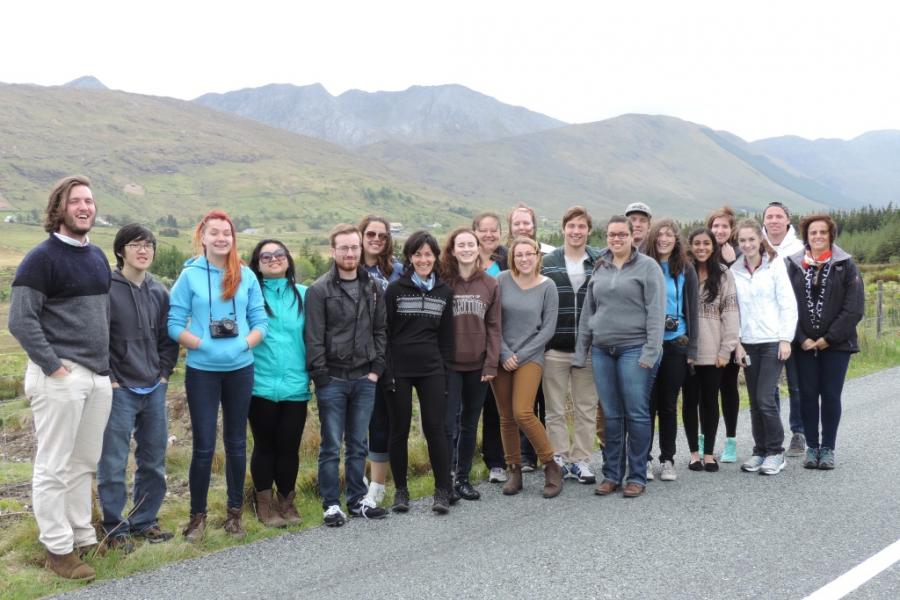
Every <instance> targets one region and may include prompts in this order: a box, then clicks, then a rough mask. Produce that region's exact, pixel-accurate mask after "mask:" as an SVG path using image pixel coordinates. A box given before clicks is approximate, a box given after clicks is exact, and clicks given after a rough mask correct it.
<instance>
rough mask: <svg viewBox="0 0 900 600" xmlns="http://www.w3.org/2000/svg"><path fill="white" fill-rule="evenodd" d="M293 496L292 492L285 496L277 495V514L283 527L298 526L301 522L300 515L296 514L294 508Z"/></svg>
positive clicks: (295, 508)
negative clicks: (282, 522) (283, 524)
mask: <svg viewBox="0 0 900 600" xmlns="http://www.w3.org/2000/svg"><path fill="white" fill-rule="evenodd" d="M294 495H295V494H294V492H291V493H290V494H288V495H287V496H282V495H281V492H279V493H278V513H279V514H280V515H281V518H282V520H283V521H284V523H285V525H299V524H300V523H301V522H302V521H303V519H301V518H300V513H298V512H297V507H296V506H294Z"/></svg>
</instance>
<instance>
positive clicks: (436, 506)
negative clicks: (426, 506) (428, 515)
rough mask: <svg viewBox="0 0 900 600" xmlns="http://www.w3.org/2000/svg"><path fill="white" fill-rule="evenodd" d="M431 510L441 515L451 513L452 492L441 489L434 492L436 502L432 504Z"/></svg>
mask: <svg viewBox="0 0 900 600" xmlns="http://www.w3.org/2000/svg"><path fill="white" fill-rule="evenodd" d="M431 510H432V511H434V512H436V513H437V514H439V515H446V514H447V513H448V512H450V492H448V491H447V490H443V489H440V488H438V489H436V490H434V501H433V502H432V503H431Z"/></svg>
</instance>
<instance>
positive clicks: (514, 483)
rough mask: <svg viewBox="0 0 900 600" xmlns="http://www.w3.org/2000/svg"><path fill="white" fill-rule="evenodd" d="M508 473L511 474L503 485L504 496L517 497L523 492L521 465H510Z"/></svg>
mask: <svg viewBox="0 0 900 600" xmlns="http://www.w3.org/2000/svg"><path fill="white" fill-rule="evenodd" d="M506 472H507V473H509V478H508V479H507V480H506V483H505V484H503V489H502V490H501V491H502V492H503V495H504V496H515V495H516V494H518V493H519V492H521V491H522V467H521V466H520V465H509V468H508V469H507V471H506Z"/></svg>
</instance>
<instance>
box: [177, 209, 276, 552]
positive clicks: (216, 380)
mask: <svg viewBox="0 0 900 600" xmlns="http://www.w3.org/2000/svg"><path fill="white" fill-rule="evenodd" d="M194 249H195V252H196V256H194V257H193V258H191V259H189V260H188V261H187V262H186V263H185V266H184V269H183V270H182V271H181V274H180V275H179V276H178V279H177V280H176V281H175V285H174V286H172V293H171V296H170V301H169V337H171V338H172V339H174V340H175V341H177V342H178V343H179V344H181V345H182V346H184V347H185V348H187V360H186V364H187V368H186V372H185V377H184V389H185V392H186V394H187V403H188V409H189V411H190V414H191V432H192V434H193V446H194V447H193V454H192V456H191V467H190V472H189V474H188V483H189V487H190V493H191V515H190V521H189V522H188V524H187V527H185V529H184V532H183V533H184V537H185V538H187V539H188V540H189V541H192V542H198V541H200V540H202V539H203V535H204V533H205V531H206V501H207V494H208V492H209V480H210V474H211V472H212V458H213V454H214V453H215V450H216V421H217V419H218V414H219V405H220V404H221V406H222V430H223V432H222V437H223V439H224V442H225V481H226V484H227V488H228V505H227V512H228V514H227V518H226V519H225V531H226V532H228V533H229V534H230V535H232V536H234V537H243V536H244V530H243V528H242V527H241V508H242V506H243V504H244V476H245V474H246V471H247V454H246V453H247V415H248V412H249V410H250V397H251V395H252V392H253V352H252V349H253V348H254V347H256V346H258V345H259V344H260V343H261V342H262V341H263V338H265V336H266V332H267V330H268V318H267V317H266V309H265V303H264V301H263V295H262V290H261V289H260V285H259V280H257V278H256V275H255V274H254V273H253V271H251V270H250V268H249V267H244V266H241V261H240V258H239V257H238V253H237V235H236V232H235V229H234V224H233V223H232V222H231V219H230V218H229V217H228V215H227V214H226V213H224V212H222V211H217V210H214V211H211V212H209V213H207V214H206V216H204V217H203V218H202V219H201V220H200V222H199V223H198V224H197V227H196V228H195V230H194Z"/></svg>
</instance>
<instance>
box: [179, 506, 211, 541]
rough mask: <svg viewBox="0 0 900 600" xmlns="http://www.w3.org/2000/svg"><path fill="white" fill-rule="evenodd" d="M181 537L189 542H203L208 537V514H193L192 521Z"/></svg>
mask: <svg viewBox="0 0 900 600" xmlns="http://www.w3.org/2000/svg"><path fill="white" fill-rule="evenodd" d="M181 535H183V536H184V538H185V539H186V540H187V541H189V542H201V541H203V536H204V535H206V513H193V514H191V520H190V521H188V524H187V526H186V527H185V528H184V530H183V531H182V532H181Z"/></svg>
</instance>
